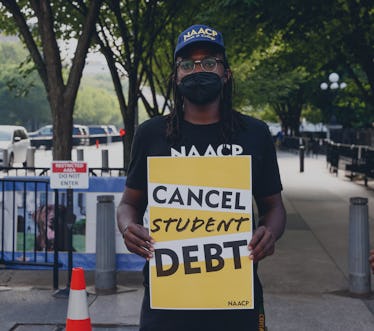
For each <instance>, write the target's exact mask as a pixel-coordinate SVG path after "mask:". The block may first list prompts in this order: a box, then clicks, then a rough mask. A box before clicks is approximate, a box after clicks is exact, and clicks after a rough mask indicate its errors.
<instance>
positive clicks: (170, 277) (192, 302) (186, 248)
mask: <svg viewBox="0 0 374 331" xmlns="http://www.w3.org/2000/svg"><path fill="white" fill-rule="evenodd" d="M148 207H149V208H148V211H149V215H148V219H149V231H150V234H151V236H152V237H153V238H154V239H155V241H156V244H155V252H154V257H153V258H152V259H151V260H150V293H151V307H152V308H155V309H252V308H253V307H254V303H253V263H252V261H251V260H250V259H249V258H248V255H249V252H248V249H247V246H248V243H249V242H250V240H251V238H252V187H251V157H250V156H234V157H233V156H223V157H211V156H209V157H149V158H148Z"/></svg>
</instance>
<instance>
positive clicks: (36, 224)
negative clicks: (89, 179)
mask: <svg viewBox="0 0 374 331" xmlns="http://www.w3.org/2000/svg"><path fill="white" fill-rule="evenodd" d="M0 186H1V197H0V199H1V201H0V203H1V211H0V213H1V214H0V215H1V219H0V229H1V254H0V263H2V264H5V265H27V266H39V267H40V266H41V267H47V268H53V288H54V289H57V287H58V268H59V260H58V252H59V250H60V249H61V248H62V247H61V246H62V245H61V244H62V239H63V238H62V236H61V234H62V233H61V229H62V227H63V223H64V220H63V217H62V216H63V215H62V214H61V212H60V209H59V206H58V204H55V203H54V202H55V201H58V194H59V192H58V190H51V189H50V188H49V180H48V179H47V178H43V177H36V178H27V179H15V178H2V179H0ZM52 232H53V237H52V236H51V234H52Z"/></svg>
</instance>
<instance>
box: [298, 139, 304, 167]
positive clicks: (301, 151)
mask: <svg viewBox="0 0 374 331" xmlns="http://www.w3.org/2000/svg"><path fill="white" fill-rule="evenodd" d="M304 153H305V147H304V145H300V147H299V159H300V172H304Z"/></svg>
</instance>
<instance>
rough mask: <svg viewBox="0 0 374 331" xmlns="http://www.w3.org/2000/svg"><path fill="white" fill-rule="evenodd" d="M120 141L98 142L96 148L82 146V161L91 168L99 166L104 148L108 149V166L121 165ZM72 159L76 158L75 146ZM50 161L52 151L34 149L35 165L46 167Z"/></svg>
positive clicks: (115, 166) (116, 166) (121, 151)
mask: <svg viewBox="0 0 374 331" xmlns="http://www.w3.org/2000/svg"><path fill="white" fill-rule="evenodd" d="M122 146H123V145H122V142H114V143H111V144H108V145H107V144H100V145H99V146H98V148H97V147H96V146H95V145H93V146H82V147H78V149H83V156H84V161H86V162H88V166H89V167H91V168H99V167H101V166H102V154H103V151H104V150H107V151H108V156H109V167H111V168H120V167H123V147H122ZM72 160H73V161H76V160H77V148H74V149H73V151H72ZM51 161H52V152H51V151H50V150H43V149H37V150H36V151H35V167H48V166H50V164H51Z"/></svg>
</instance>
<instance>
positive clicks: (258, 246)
mask: <svg viewBox="0 0 374 331" xmlns="http://www.w3.org/2000/svg"><path fill="white" fill-rule="evenodd" d="M274 248H275V236H274V235H273V233H272V232H271V231H270V230H269V229H268V228H267V227H265V226H263V225H261V226H259V227H258V228H257V229H256V231H255V232H254V234H253V237H252V240H251V242H250V243H249V245H248V249H249V250H250V251H251V254H250V255H249V257H250V258H251V259H252V260H253V262H254V263H256V262H258V261H260V260H262V259H263V258H265V257H266V256H269V255H272V254H274Z"/></svg>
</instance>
